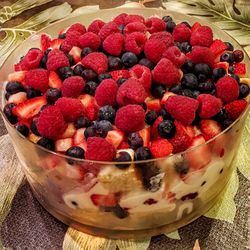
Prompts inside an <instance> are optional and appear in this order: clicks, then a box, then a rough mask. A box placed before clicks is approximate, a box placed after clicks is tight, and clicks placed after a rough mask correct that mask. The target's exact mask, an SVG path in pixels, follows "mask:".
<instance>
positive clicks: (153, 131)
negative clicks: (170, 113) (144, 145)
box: [151, 116, 163, 140]
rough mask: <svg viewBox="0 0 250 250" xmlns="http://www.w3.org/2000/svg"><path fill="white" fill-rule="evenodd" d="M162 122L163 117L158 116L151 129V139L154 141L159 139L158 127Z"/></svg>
mask: <svg viewBox="0 0 250 250" xmlns="http://www.w3.org/2000/svg"><path fill="white" fill-rule="evenodd" d="M162 121H163V117H162V116H159V117H158V118H157V119H156V120H155V122H154V124H153V126H152V129H151V139H152V140H155V139H159V138H161V137H160V135H159V133H158V125H159V124H160V123H161V122H162Z"/></svg>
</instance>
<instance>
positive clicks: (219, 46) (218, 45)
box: [210, 39, 227, 55]
mask: <svg viewBox="0 0 250 250" xmlns="http://www.w3.org/2000/svg"><path fill="white" fill-rule="evenodd" d="M226 48H227V45H226V44H225V43H224V42H223V41H222V40H220V39H215V40H214V41H213V43H212V44H211V45H210V49H211V51H212V52H213V53H214V54H215V55H219V54H221V53H222V52H223V51H225V50H226Z"/></svg>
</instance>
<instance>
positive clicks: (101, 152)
mask: <svg viewBox="0 0 250 250" xmlns="http://www.w3.org/2000/svg"><path fill="white" fill-rule="evenodd" d="M114 157H115V148H114V146H113V145H112V144H110V143H109V142H107V141H106V140H105V139H103V138H100V137H89V138H88V140H87V150H86V153H85V158H86V159H87V160H94V161H112V160H113V158H114Z"/></svg>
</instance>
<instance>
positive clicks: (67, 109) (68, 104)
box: [55, 97, 84, 122]
mask: <svg viewBox="0 0 250 250" xmlns="http://www.w3.org/2000/svg"><path fill="white" fill-rule="evenodd" d="M55 106H56V107H57V108H59V109H60V111H61V113H62V115H63V117H64V119H65V120H66V121H68V122H73V121H75V120H76V119H77V118H78V117H79V116H81V115H83V114H84V107H83V105H82V103H81V101H80V100H78V99H75V98H70V97H61V98H59V99H58V100H57V101H56V103H55Z"/></svg>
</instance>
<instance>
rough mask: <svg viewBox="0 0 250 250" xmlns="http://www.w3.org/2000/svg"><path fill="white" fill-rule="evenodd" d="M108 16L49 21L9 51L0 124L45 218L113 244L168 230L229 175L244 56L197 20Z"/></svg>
mask: <svg viewBox="0 0 250 250" xmlns="http://www.w3.org/2000/svg"><path fill="white" fill-rule="evenodd" d="M113 12H114V10H103V11H99V12H96V13H92V14H86V15H81V16H77V17H74V18H70V19H66V20H64V21H61V22H57V23H55V24H53V25H52V26H49V27H48V28H46V29H44V30H42V31H41V32H39V33H37V34H36V35H35V36H33V37H31V38H29V39H28V40H26V41H25V42H24V43H23V44H22V45H21V46H19V47H18V48H17V49H16V50H15V51H14V52H13V53H12V55H11V57H9V58H8V59H7V60H6V62H5V63H4V65H3V67H2V69H1V82H2V83H3V84H2V86H1V90H2V113H3V117H4V121H5V124H6V127H7V129H8V132H9V134H10V137H11V138H12V142H13V145H14V147H15V150H16V153H17V156H18V158H19V160H20V162H21V165H22V167H23V171H24V173H25V175H26V177H27V180H28V182H29V183H30V186H31V188H32V190H33V192H34V194H35V196H36V197H37V198H38V200H39V202H40V203H41V204H42V205H43V206H44V207H45V208H46V209H47V210H48V211H49V212H50V213H51V214H53V215H54V216H55V217H56V218H58V219H59V220H61V221H63V222H64V223H67V224H69V225H71V226H73V227H75V228H77V229H80V230H82V231H84V232H88V233H90V234H94V235H103V236H107V237H112V238H129V237H136V236H144V235H156V234H159V233H161V232H170V231H172V230H175V229H177V228H179V227H181V226H184V225H186V224H187V223H189V222H191V221H192V220H194V219H196V218H197V217H199V216H201V215H202V214H204V213H205V212H206V211H207V210H208V209H209V208H210V207H211V206H212V205H213V204H214V203H215V202H216V199H217V197H218V196H219V194H220V192H221V191H222V190H223V189H224V188H225V186H226V184H227V182H228V180H229V178H230V175H231V172H232V171H233V166H232V161H233V158H234V156H235V155H236V152H237V149H238V145H239V143H240V136H241V132H242V130H243V127H244V122H245V119H246V117H247V114H248V110H249V105H248V100H247V98H248V94H249V86H248V84H249V79H248V78H247V73H246V72H248V71H249V69H248V68H247V67H248V65H249V59H248V58H247V56H246V55H244V52H243V51H242V49H241V48H240V46H239V45H237V43H235V41H234V40H233V39H232V38H230V37H229V36H228V35H226V34H225V33H223V32H221V31H219V30H218V29H217V28H215V27H209V26H210V25H209V26H208V25H206V24H203V23H202V22H201V21H199V20H198V19H194V18H191V17H189V16H183V15H180V14H178V13H169V12H166V11H163V10H155V9H117V10H115V12H116V14H115V15H114V13H113ZM155 14H157V16H153V15H155ZM99 16H102V20H99V19H98V20H97V18H98V17H99ZM183 18H184V19H183ZM58 33H59V34H58ZM20 55H23V56H22V57H21V58H20ZM11 68H13V70H10V69H11Z"/></svg>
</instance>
